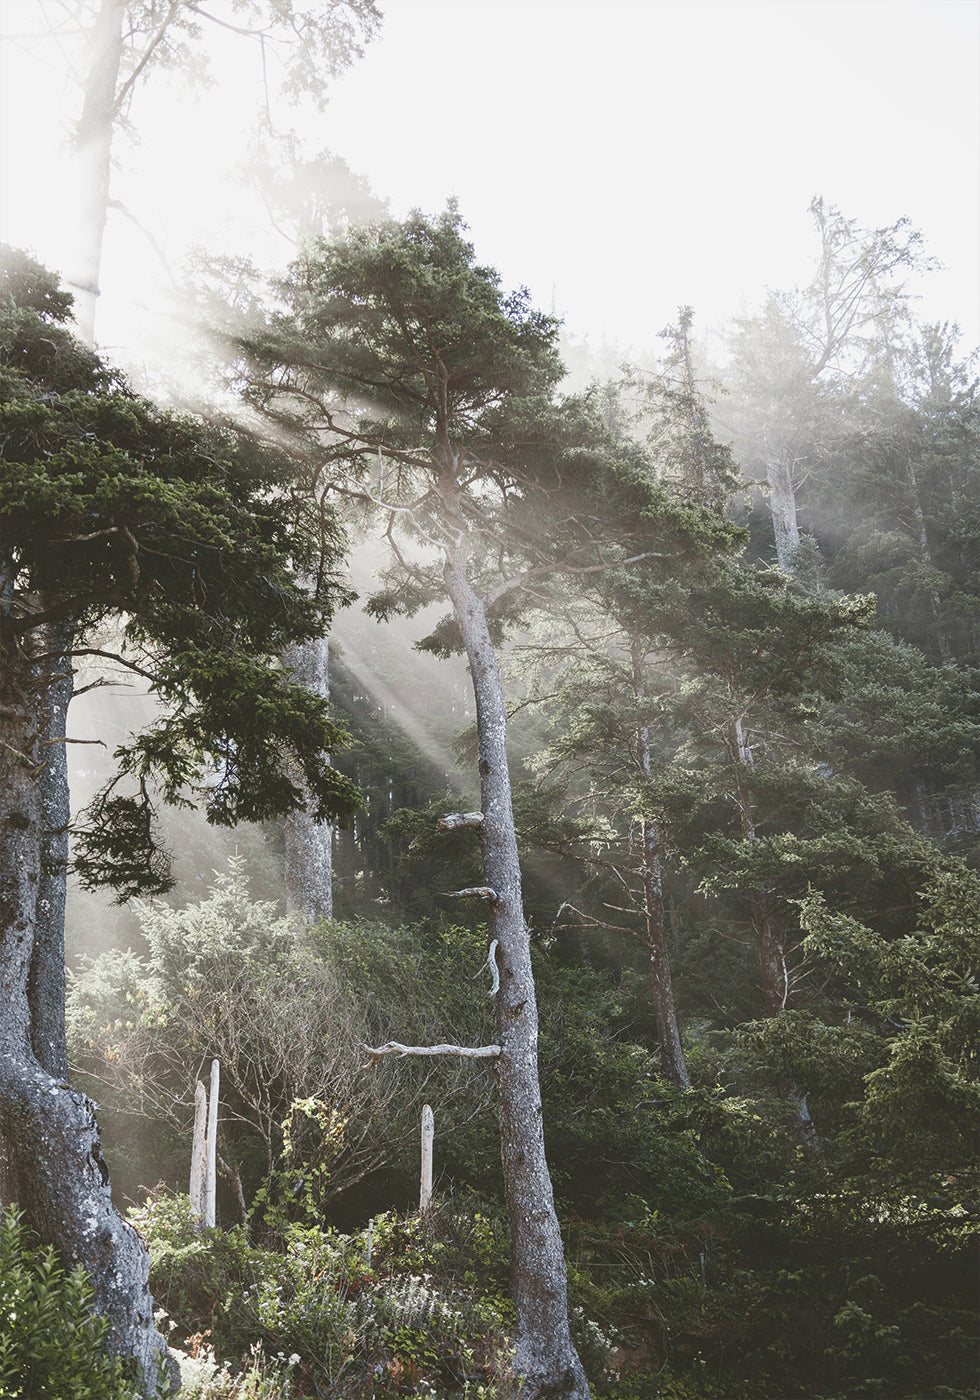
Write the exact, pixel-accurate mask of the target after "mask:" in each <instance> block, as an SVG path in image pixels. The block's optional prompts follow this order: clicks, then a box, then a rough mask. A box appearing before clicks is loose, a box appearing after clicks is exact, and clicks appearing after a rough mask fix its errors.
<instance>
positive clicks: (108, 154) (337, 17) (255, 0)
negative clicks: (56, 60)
mask: <svg viewBox="0 0 980 1400" xmlns="http://www.w3.org/2000/svg"><path fill="white" fill-rule="evenodd" d="M57 8H58V9H59V10H60V11H61V12H62V18H61V20H60V22H59V23H58V24H56V25H54V26H53V28H54V30H55V34H56V36H57V37H59V38H61V37H62V36H64V37H66V38H70V37H71V36H74V35H77V34H78V33H79V32H81V34H82V35H83V37H84V40H85V47H86V53H85V56H84V58H83V60H82V63H81V65H80V69H81V73H82V77H81V87H82V103H81V111H80V114H79V118H78V121H77V124H76V126H75V130H74V133H73V147H74V152H75V156H76V172H77V180H78V191H77V208H76V209H75V210H74V211H73V214H74V218H75V219H76V220H77V240H78V241H77V249H76V254H75V257H76V261H75V264H74V265H73V266H72V267H70V268H69V269H67V276H68V280H69V284H70V286H71V287H72V289H73V291H74V292H75V293H76V297H77V303H76V311H75V317H76V321H77V324H78V328H79V333H80V334H81V336H82V337H83V338H84V339H85V340H86V341H87V342H88V343H89V344H92V343H93V340H94V335H95V316H96V305H97V299H98V296H99V279H100V271H101V264H102V241H103V235H104V233H105V227H106V220H107V218H108V213H109V210H110V208H112V207H113V204H114V201H113V199H112V198H111V194H110V185H111V174H112V150H113V141H114V139H115V137H116V135H117V133H118V132H119V131H120V129H121V128H123V127H124V126H125V125H126V124H127V123H128V121H129V114H130V111H131V107H132V102H133V98H134V95H135V93H136V91H137V89H138V87H139V85H140V84H141V83H142V82H144V81H145V80H146V78H147V77H148V76H149V75H150V74H151V73H152V72H153V71H154V70H157V69H161V68H169V69H171V70H176V71H179V72H182V73H184V74H185V75H186V76H187V78H188V79H190V80H191V81H195V80H197V81H200V80H201V79H202V78H203V77H204V76H205V75H206V73H207V44H208V38H207V36H208V32H209V31H211V32H212V33H213V34H214V35H217V34H218V33H219V32H221V33H223V34H232V35H236V36H238V37H239V38H241V39H242V40H245V41H250V42H251V43H252V44H253V45H254V46H255V48H256V50H257V53H258V55H259V61H260V64H261V68H259V67H258V66H257V78H258V74H259V72H261V75H262V76H261V82H262V85H263V87H264V93H265V102H266V108H267V115H268V102H269V84H268V73H269V59H270V58H271V59H275V60H279V61H281V63H282V82H281V86H282V90H283V92H284V94H285V95H286V96H288V97H295V96H299V95H303V96H306V97H310V98H312V99H313V101H314V102H315V103H316V105H317V107H318V108H319V109H321V110H322V108H323V107H324V105H325V104H326V101H327V96H328V91H329V85H328V80H329V79H331V78H334V77H337V76H338V75H339V74H340V73H343V72H344V70H345V69H346V68H348V67H349V66H350V64H351V63H352V62H353V61H354V59H356V58H357V57H359V55H360V54H361V52H362V45H363V44H364V43H365V42H367V41H368V40H370V38H371V37H372V36H373V35H374V34H375V33H376V32H377V29H378V27H379V25H380V21H381V14H380V11H379V9H378V7H377V5H376V4H375V3H374V0H333V3H331V4H329V5H326V6H323V5H311V4H306V3H304V2H303V0H236V3H235V4H234V5H233V6H232V7H231V8H230V9H229V8H228V7H227V6H219V7H217V12H215V9H213V8H211V7H208V6H207V5H206V4H205V5H202V4H199V3H198V0H58V5H57ZM270 124H271V123H270Z"/></svg>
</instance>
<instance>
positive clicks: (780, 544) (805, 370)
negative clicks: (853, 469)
mask: <svg viewBox="0 0 980 1400" xmlns="http://www.w3.org/2000/svg"><path fill="white" fill-rule="evenodd" d="M810 215H811V217H812V219H813V223H814V227H815V228H816V231H817V236H818V238H819V240H820V246H819V253H818V257H817V265H816V268H815V269H814V275H813V277H812V279H811V281H810V282H809V283H808V285H807V286H805V287H804V288H802V289H799V288H797V289H794V290H793V291H791V292H769V294H768V296H767V298H766V302H765V305H764V306H763V308H762V310H761V312H759V313H758V314H757V315H755V316H751V317H746V318H743V319H741V320H738V321H736V322H735V325H734V328H733V331H732V334H731V336H730V352H731V369H730V383H731V388H732V392H733V395H734V399H735V403H736V412H735V413H734V414H733V419H734V426H735V434H736V445H735V450H736V455H737V457H738V458H739V460H740V462H741V463H742V466H743V467H744V468H745V469H746V470H747V471H748V472H749V473H750V475H755V474H756V472H758V473H759V474H761V475H762V476H763V477H764V479H765V481H766V484H767V489H768V499H769V509H770V511H771V513H772V521H773V531H774V535H775V543H776V559H777V562H778V565H779V567H780V568H781V569H783V570H784V571H785V570H789V569H790V568H791V567H792V565H793V557H794V552H795V551H796V550H797V549H798V548H799V544H800V527H799V519H798V510H797V492H798V489H799V487H800V486H801V484H802V483H803V481H804V480H805V479H806V477H807V475H808V473H809V471H810V470H811V469H812V467H813V458H814V454H815V452H816V451H817V450H818V448H819V446H820V444H821V441H822V440H823V438H824V437H825V436H826V434H827V433H828V432H829V431H836V430H837V429H838V427H839V422H840V412H841V408H842V399H843V398H846V397H848V396H849V395H850V393H851V388H852V381H853V380H854V379H855V377H859V376H863V375H866V374H867V373H868V371H869V369H870V367H871V365H872V364H873V363H874V361H875V360H876V359H880V357H881V356H882V355H884V356H885V357H887V356H888V355H889V354H890V353H891V352H892V350H893V348H894V347H895V346H896V345H897V344H898V342H899V340H900V338H901V334H902V330H903V322H904V319H905V306H906V300H907V295H906V293H905V292H904V288H903V283H902V282H901V281H900V280H898V278H899V277H900V275H901V273H902V272H903V271H905V270H912V269H915V268H917V267H921V266H923V265H925V264H926V260H925V258H924V257H923V254H922V246H921V245H922V238H921V235H919V234H918V233H916V232H915V231H914V230H913V229H912V228H911V227H910V225H909V221H908V219H899V220H898V221H897V222H896V223H894V224H891V225H889V226H888V227H887V228H876V229H865V228H861V227H860V226H859V225H858V223H857V221H856V220H854V219H846V218H845V217H844V216H843V215H842V214H841V212H840V210H839V209H837V208H836V207H835V206H834V205H826V204H824V201H823V200H822V199H819V198H817V199H814V200H812V202H811V204H810Z"/></svg>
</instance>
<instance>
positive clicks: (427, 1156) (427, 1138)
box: [419, 1104, 435, 1211]
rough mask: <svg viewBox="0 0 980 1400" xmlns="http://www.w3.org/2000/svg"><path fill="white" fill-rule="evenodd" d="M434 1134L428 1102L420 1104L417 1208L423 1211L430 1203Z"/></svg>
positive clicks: (432, 1119)
mask: <svg viewBox="0 0 980 1400" xmlns="http://www.w3.org/2000/svg"><path fill="white" fill-rule="evenodd" d="M434 1136H435V1121H434V1116H433V1113H432V1108H431V1106H430V1105H429V1104H423V1105H422V1168H421V1174H420V1180H419V1210H420V1211H425V1210H428V1209H429V1206H430V1205H431V1204H432V1139H433V1138H434Z"/></svg>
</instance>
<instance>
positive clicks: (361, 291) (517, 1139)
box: [247, 208, 731, 1397]
mask: <svg viewBox="0 0 980 1400" xmlns="http://www.w3.org/2000/svg"><path fill="white" fill-rule="evenodd" d="M281 291H282V295H283V297H284V299H285V301H286V304H287V309H286V310H285V311H284V312H283V313H281V314H279V315H276V316H274V317H273V318H271V320H270V324H269V327H268V333H267V334H266V335H265V336H264V337H256V338H254V339H253V340H252V341H251V342H250V344H249V345H248V346H247V349H248V351H249V352H250V354H251V365H250V368H249V372H248V373H249V387H248V391H247V392H248V396H249V397H250V399H251V400H252V401H253V402H254V403H256V404H257V405H259V406H260V407H261V408H262V409H263V410H264V412H265V413H266V414H267V415H268V416H269V417H270V419H271V420H272V421H273V422H274V423H275V425H276V427H277V429H278V430H279V431H281V432H283V433H287V434H292V435H293V438H294V440H295V441H301V442H303V443H304V444H305V447H306V453H307V461H308V469H309V470H310V471H311V472H312V473H313V478H314V480H322V479H324V478H326V477H328V476H330V475H331V474H333V476H334V479H335V480H337V482H338V484H339V485H340V486H341V487H342V489H344V490H346V491H348V492H350V491H352V490H353V491H355V492H359V494H360V495H361V497H362V499H368V500H370V501H371V502H373V503H374V505H375V506H376V508H377V510H378V511H379V512H380V514H381V516H382V518H383V520H384V522H385V535H386V539H387V542H388V544H389V546H390V549H391V551H392V555H393V558H394V566H393V569H392V572H391V574H390V575H389V578H388V586H387V588H386V589H385V590H384V591H383V592H382V593H380V594H379V595H377V596H376V597H375V599H374V601H373V608H374V611H375V612H376V613H377V614H378V615H379V616H385V615H388V614H390V613H392V612H395V611H404V612H409V613H411V612H412V611H414V610H415V609H416V608H417V607H419V606H421V605H422V604H423V603H425V602H428V601H430V600H432V599H433V598H437V597H440V596H441V597H443V598H448V600H449V602H450V604H451V606H452V615H451V617H449V618H447V619H446V621H445V622H444V624H443V625H441V626H440V627H439V628H438V629H437V631H436V633H434V634H433V636H432V637H431V638H430V639H429V645H430V647H431V648H432V649H435V650H440V649H441V650H443V651H449V650H458V649H462V650H464V651H465V653H466V655H467V658H468V660H469V666H470V673H471V678H472V683H473V688H474V694H475V698H476V709H477V730H478V743H479V760H478V770H479V777H480V788H481V798H482V802H481V806H482V810H481V813H480V814H479V815H478V816H477V815H475V814H473V815H471V816H470V818H469V820H470V824H472V825H473V826H474V828H475V829H476V830H477V831H478V832H479V839H480V843H481V850H482V859H483V869H484V878H485V885H483V886H481V887H480V888H479V889H473V890H469V891H467V892H466V893H469V894H470V895H472V896H474V897H479V898H483V899H485V900H486V904H487V911H488V921H489V935H490V958H491V962H492V964H493V968H494V975H495V978H496V977H499V988H498V990H497V993H496V1027H497V1044H496V1046H495V1047H487V1050H488V1052H489V1051H492V1052H493V1053H494V1055H495V1065H496V1074H497V1090H498V1108H499V1117H500V1131H501V1150H502V1157H503V1169H504V1180H505V1188H506V1193H507V1210H508V1219H509V1224H510V1243H511V1277H512V1288H513V1297H514V1303H515V1308H516V1314H517V1330H516V1336H515V1345H516V1355H515V1363H514V1364H515V1370H516V1371H517V1372H518V1373H519V1374H520V1375H521V1376H522V1378H523V1382H522V1383H523V1387H524V1389H523V1393H524V1394H527V1395H528V1396H529V1397H538V1396H545V1395H548V1396H555V1397H558V1396H569V1397H571V1396H576V1395H583V1394H585V1393H587V1384H586V1381H585V1377H584V1374H583V1372H582V1369H581V1365H580V1363H579V1360H578V1357H577V1355H576V1353H575V1349H574V1347H573V1345H572V1342H571V1338H570V1334H569V1327H568V1317H567V1305H566V1283H565V1265H564V1259H563V1254H562V1246H561V1239H560V1235H559V1231H558V1223H557V1219H556V1216H555V1210H554V1205H553V1200H552V1190H551V1182H550V1178H549V1175H548V1169H547V1164H546V1161H545V1155H544V1131H543V1123H542V1121H541V1106H540V1091H539V1088H538V1075H537V1006H536V1001H535V993H534V982H533V977H532V972H531V960H530V942H529V931H528V928H527V924H526V921H525V918H524V912H523V908H522V891H521V873H520V866H519V861H518V851H517V841H516V835H515V830H514V819H513V810H512V798H511V787H510V774H509V769H508V763H507V753H506V733H507V712H506V707H505V703H504V695H503V689H502V685H501V679H500V673H499V666H498V658H497V642H498V640H499V639H500V637H501V636H502V634H503V631H504V629H505V627H506V625H507V623H508V621H510V620H512V619H513V618H515V617H517V616H519V615H520V613H521V610H522V609H523V608H526V606H527V595H528V592H529V590H535V589H541V588H545V587H547V586H548V584H549V581H552V580H555V579H557V578H559V577H566V578H567V577H575V576H584V575H589V574H593V573H604V572H608V571H610V570H612V569H614V568H623V567H626V565H627V564H628V563H629V561H631V560H633V561H635V560H636V559H637V558H640V557H642V558H645V559H647V560H649V561H650V563H651V566H652V565H653V561H654V557H655V556H656V558H657V560H659V561H660V567H661V568H664V569H669V568H671V567H674V565H675V563H677V562H679V561H681V560H682V559H683V558H685V557H686V556H687V555H689V554H691V553H698V552H699V551H700V550H701V549H703V548H704V547H705V540H706V539H707V540H709V541H713V542H714V544H715V546H716V547H717V548H725V547H727V546H728V545H729V543H730V538H731V532H730V531H729V530H728V529H727V527H725V526H724V525H723V524H722V523H721V522H718V521H716V520H714V519H712V518H710V517H706V516H704V514H703V513H702V512H700V511H697V510H695V509H694V508H692V507H691V506H688V505H684V504H683V503H681V502H677V501H672V500H670V498H668V497H667V495H666V494H665V493H664V492H663V491H661V490H659V489H658V488H657V487H656V486H654V485H653V483H652V481H651V479H650V476H649V474H648V473H644V472H643V471H641V470H639V469H638V468H637V467H636V465H635V462H634V456H635V454H632V453H630V454H627V453H625V452H623V451H621V450H619V449H617V447H616V445H615V444H614V443H613V442H612V441H611V440H610V439H609V437H608V435H607V434H606V433H605V431H604V430H603V429H602V425H601V423H600V421H599V419H598V416H597V414H596V413H595V411H594V410H593V408H592V407H591V405H590V404H589V403H588V402H587V401H581V400H571V399H566V400H558V399H557V398H556V386H557V384H558V381H559V380H560V378H561V374H562V370H561V365H560V363H559V360H558V355H557V352H556V348H555V341H556V335H557V325H556V323H555V322H554V321H553V320H551V319H550V318H549V317H547V316H544V315H542V314H541V313H539V312H536V311H534V310H533V309H532V308H531V306H530V304H529V300H528V296H527V293H526V292H523V291H521V292H516V293H514V294H512V295H510V296H509V297H505V296H504V295H503V294H502V292H501V290H500V287H499V279H498V277H497V275H496V273H495V272H494V271H493V270H492V269H490V268H487V267H481V266H480V265H478V264H477V263H476V261H475V257H474V252H473V248H472V246H471V245H469V244H468V243H467V242H466V241H465V239H464V238H463V235H462V224H461V220H460V218H459V216H458V214H457V213H456V212H455V210H454V209H452V208H450V209H449V210H448V211H447V212H446V213H445V214H444V215H442V216H441V217H439V218H437V219H435V220H431V221H430V220H427V219H425V218H423V217H422V216H421V215H418V214H415V215H412V216H411V217H410V218H409V219H408V220H406V221H405V222H404V223H403V224H397V223H382V224H377V225H373V226H370V227H367V228H363V229H357V230H353V231H351V232H350V233H348V234H347V235H346V236H345V237H344V238H341V239H339V240H335V241H333V242H322V241H321V242H313V243H311V244H310V245H308V247H307V250H306V254H305V256H304V257H303V258H302V259H301V260H300V261H298V262H297V263H296V264H294V265H293V267H292V268H291V270H290V275H289V278H288V279H287V281H286V282H285V283H284V284H283V286H282V289H281ZM461 819H462V818H461Z"/></svg>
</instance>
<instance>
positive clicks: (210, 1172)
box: [204, 1060, 220, 1229]
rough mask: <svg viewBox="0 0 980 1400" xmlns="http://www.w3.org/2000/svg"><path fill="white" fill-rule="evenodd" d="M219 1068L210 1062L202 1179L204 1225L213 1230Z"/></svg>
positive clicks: (213, 1061)
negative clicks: (205, 1156)
mask: <svg viewBox="0 0 980 1400" xmlns="http://www.w3.org/2000/svg"><path fill="white" fill-rule="evenodd" d="M219 1074H220V1067H219V1065H218V1061H217V1060H212V1061H211V1098H210V1100H209V1102H208V1140H207V1172H206V1175H205V1179H204V1223H205V1225H206V1226H208V1228H209V1229H214V1222H215V1213H214V1194H215V1181H216V1153H217V1146H218V1078H219Z"/></svg>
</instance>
